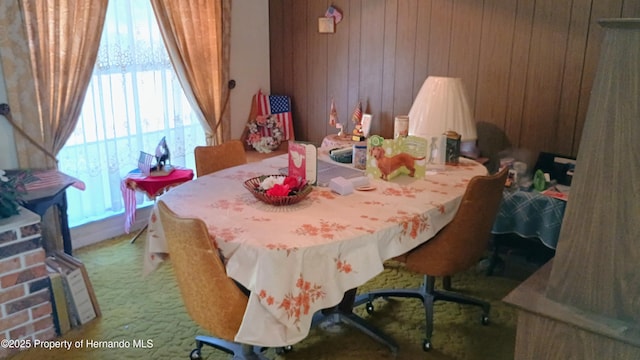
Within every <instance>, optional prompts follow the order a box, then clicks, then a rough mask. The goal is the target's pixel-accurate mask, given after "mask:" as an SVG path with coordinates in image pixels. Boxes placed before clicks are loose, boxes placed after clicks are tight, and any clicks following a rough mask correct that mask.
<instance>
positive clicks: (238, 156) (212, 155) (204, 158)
mask: <svg viewBox="0 0 640 360" xmlns="http://www.w3.org/2000/svg"><path fill="white" fill-rule="evenodd" d="M194 156H195V160H196V174H197V175H198V176H203V175H207V174H211V173H213V172H216V171H219V170H222V169H226V168H230V167H233V166H237V165H242V164H246V163H247V154H246V153H245V151H244V145H243V144H242V142H241V141H240V140H229V141H227V142H225V143H222V144H220V145H212V146H196V148H195V150H194Z"/></svg>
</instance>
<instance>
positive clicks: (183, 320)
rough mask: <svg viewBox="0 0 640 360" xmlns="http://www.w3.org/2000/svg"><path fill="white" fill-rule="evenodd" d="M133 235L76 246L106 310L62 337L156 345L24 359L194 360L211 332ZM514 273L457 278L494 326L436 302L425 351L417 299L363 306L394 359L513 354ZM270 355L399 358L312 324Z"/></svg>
mask: <svg viewBox="0 0 640 360" xmlns="http://www.w3.org/2000/svg"><path fill="white" fill-rule="evenodd" d="M128 239H129V237H120V238H114V239H110V240H106V241H104V242H101V243H100V244H97V245H93V246H89V247H86V248H82V249H79V250H78V251H76V254H75V255H76V256H77V257H78V258H80V259H81V260H82V261H83V262H84V263H85V265H86V267H87V270H88V271H89V275H90V277H91V282H92V284H93V286H94V288H95V291H96V295H97V298H98V302H99V303H100V307H101V310H102V317H100V318H98V319H95V320H93V321H91V322H90V323H88V324H85V325H84V326H82V327H81V328H78V329H74V330H72V331H71V332H69V333H68V334H65V336H64V337H62V338H61V339H66V340H72V341H78V340H83V341H86V340H93V341H120V340H125V341H126V342H128V343H130V344H133V341H134V340H144V341H147V340H151V341H152V342H153V344H152V347H151V348H146V349H141V348H132V347H130V348H128V349H127V348H125V349H119V348H116V349H109V348H99V349H95V348H94V349H86V348H83V349H75V348H74V349H71V350H69V351H67V350H43V349H31V350H27V351H23V352H21V353H19V354H16V355H14V356H13V357H10V358H9V359H11V360H21V359H37V358H41V359H65V360H67V359H97V360H101V359H114V360H115V359H187V358H188V354H189V352H190V351H191V350H192V349H193V347H194V340H193V339H194V336H195V335H196V334H204V332H203V331H201V330H200V329H199V327H198V326H197V325H195V323H194V322H193V321H191V319H190V318H189V317H188V315H187V314H186V312H185V310H184V308H183V306H182V302H181V299H180V295H179V292H178V289H177V287H176V284H175V281H174V274H173V271H172V268H171V266H170V262H169V263H166V264H163V265H162V266H161V267H160V269H158V270H157V271H156V272H154V273H153V274H151V275H150V276H148V277H146V278H143V277H142V275H141V274H142V254H143V248H144V240H143V239H144V237H142V238H141V239H140V240H139V241H137V242H136V243H134V244H130V243H129V241H128ZM421 279H422V278H421V277H420V276H417V275H411V274H409V273H407V272H406V271H404V270H403V269H401V268H398V267H395V268H391V269H389V270H386V271H385V272H383V273H382V274H380V275H379V276H377V277H376V278H374V279H372V280H371V281H370V282H368V283H367V284H366V285H365V286H363V287H361V289H360V291H366V290H367V289H374V288H381V287H390V286H394V285H395V286H418V285H419V283H420V281H421ZM518 283H519V281H517V280H513V279H510V278H507V277H499V276H492V277H486V276H485V275H484V274H482V273H479V272H477V271H475V270H470V271H468V272H466V273H464V274H460V275H458V276H456V277H454V278H453V287H454V289H456V290H459V291H461V292H464V293H467V294H471V295H473V296H476V297H479V298H483V299H486V300H488V301H490V302H491V305H492V309H491V315H490V322H491V323H490V325H489V326H482V325H481V324H480V315H481V312H480V309H479V308H476V307H469V306H461V305H457V304H449V303H436V312H435V315H434V321H435V325H434V327H435V330H434V335H433V338H432V343H433V349H432V350H431V351H429V352H427V353H425V352H423V351H422V339H423V336H424V312H423V310H422V307H421V304H420V302H419V301H418V300H411V299H398V300H390V301H388V302H387V301H385V300H383V299H378V300H376V302H375V303H374V305H375V307H376V311H375V313H374V314H373V315H371V316H369V315H367V314H366V313H365V312H364V309H363V307H364V306H362V307H361V308H358V309H357V312H358V313H359V314H360V315H363V316H364V317H365V318H367V319H368V320H369V321H370V322H371V323H372V324H374V325H375V326H377V327H378V328H380V329H381V330H383V331H385V332H386V333H387V334H389V335H390V336H392V337H393V338H394V339H396V341H397V342H398V344H399V345H400V351H399V353H398V355H397V357H395V359H468V360H472V359H492V360H500V359H505V360H506V359H513V351H514V343H515V329H516V311H515V309H513V308H512V307H510V306H508V305H506V304H504V303H502V302H501V299H502V298H503V297H504V296H505V295H507V294H508V293H509V292H510V291H511V290H512V289H513V288H515V287H516V286H517V285H518ZM266 355H267V357H269V358H270V359H289V360H302V359H304V360H309V359H327V360H329V359H331V360H340V359H368V360H374V359H394V357H393V356H392V354H391V353H390V352H389V350H388V349H387V348H386V347H384V346H383V345H381V344H379V343H377V342H375V341H373V340H371V339H370V338H369V337H367V336H365V335H363V334H362V333H360V332H358V331H355V330H353V329H351V328H349V327H345V328H344V329H343V330H342V331H341V332H340V333H337V334H336V333H326V332H324V331H323V330H321V329H312V330H311V333H310V335H309V337H308V338H306V339H305V340H303V341H302V342H300V343H298V344H296V345H294V348H293V351H292V352H289V353H287V354H285V355H282V356H280V355H276V354H275V351H274V350H273V349H270V350H268V351H267V352H266ZM203 358H204V359H216V360H217V359H230V356H229V355H227V354H225V353H223V352H221V351H218V350H216V349H213V348H210V347H205V348H204V349H203Z"/></svg>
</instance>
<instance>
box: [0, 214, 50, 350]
mask: <svg viewBox="0 0 640 360" xmlns="http://www.w3.org/2000/svg"><path fill="white" fill-rule="evenodd" d="M31 214H32V215H35V214H33V213H31ZM28 218H29V220H26V221H20V222H18V224H17V225H16V227H15V228H10V229H7V227H11V225H10V224H9V225H7V221H8V220H10V219H3V220H1V223H0V224H3V230H2V231H0V340H1V339H9V340H18V339H30V340H31V342H32V343H33V340H35V339H39V340H49V339H52V338H54V337H55V336H56V333H55V328H54V325H53V318H52V314H51V313H52V305H51V302H50V295H49V287H48V283H49V280H48V275H47V270H46V267H45V265H44V259H45V256H46V254H45V251H44V249H43V248H42V237H41V232H40V223H39V220H40V219H39V217H38V216H37V215H36V216H35V218H33V219H31V217H28ZM17 351H19V349H6V348H0V359H3V358H5V357H7V356H9V355H11V354H13V353H15V352H17Z"/></svg>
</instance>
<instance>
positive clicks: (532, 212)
mask: <svg viewBox="0 0 640 360" xmlns="http://www.w3.org/2000/svg"><path fill="white" fill-rule="evenodd" d="M566 206H567V202H566V201H563V200H559V199H555V198H553V197H551V196H547V195H543V194H541V193H539V192H537V191H523V190H515V191H510V190H507V189H505V190H504V192H503V197H502V203H501V204H500V209H499V210H498V214H497V215H496V220H495V222H494V224H493V228H492V229H491V233H492V234H493V235H494V251H493V254H492V256H491V262H490V264H489V268H488V270H487V274H488V275H491V274H492V273H493V269H494V267H495V265H496V262H497V260H498V250H499V247H500V246H501V245H502V244H501V241H500V239H501V238H500V235H504V234H516V235H518V236H520V237H522V238H536V239H538V240H539V241H540V242H541V243H542V244H543V245H544V246H546V247H547V248H549V249H552V250H555V248H556V244H557V243H558V237H559V235H560V228H561V227H562V219H563V217H564V210H565V208H566Z"/></svg>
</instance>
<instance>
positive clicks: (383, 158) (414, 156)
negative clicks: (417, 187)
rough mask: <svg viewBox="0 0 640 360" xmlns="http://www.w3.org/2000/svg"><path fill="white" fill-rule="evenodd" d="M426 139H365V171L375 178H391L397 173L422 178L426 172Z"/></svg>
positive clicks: (416, 137) (374, 137)
mask: <svg viewBox="0 0 640 360" xmlns="http://www.w3.org/2000/svg"><path fill="white" fill-rule="evenodd" d="M426 153H427V140H426V139H424V138H421V137H418V136H406V137H405V136H400V137H398V138H396V139H384V138H382V137H381V136H378V135H374V136H371V137H370V138H369V139H368V140H367V168H366V173H367V174H369V175H371V176H373V178H375V179H382V180H391V179H392V178H394V177H396V176H398V175H403V174H404V175H408V176H411V177H415V178H422V177H424V174H425V172H426V164H427V160H426Z"/></svg>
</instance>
